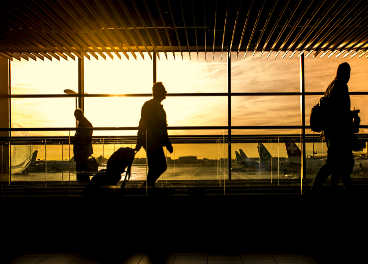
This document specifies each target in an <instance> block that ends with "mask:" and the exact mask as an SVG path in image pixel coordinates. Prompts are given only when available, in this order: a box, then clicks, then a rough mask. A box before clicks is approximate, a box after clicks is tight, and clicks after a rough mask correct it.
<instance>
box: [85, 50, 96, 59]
mask: <svg viewBox="0 0 368 264" xmlns="http://www.w3.org/2000/svg"><path fill="white" fill-rule="evenodd" d="M85 54H87V52H85ZM88 54H91V55H92V56H93V57H94V58H95V59H96V60H98V56H97V55H96V54H95V53H94V52H93V51H88ZM89 60H90V58H89Z"/></svg>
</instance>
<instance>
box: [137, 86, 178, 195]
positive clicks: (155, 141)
mask: <svg viewBox="0 0 368 264" xmlns="http://www.w3.org/2000/svg"><path fill="white" fill-rule="evenodd" d="M166 94H167V92H166V89H165V87H164V85H163V84H162V82H156V83H154V84H153V87H152V95H153V99H151V100H149V101H147V102H145V103H144V104H143V106H142V112H141V119H140V121H139V128H138V140H137V145H136V148H135V150H136V151H139V150H140V148H141V147H143V148H144V149H145V150H146V154H147V160H148V175H147V182H144V183H143V185H142V187H145V186H146V184H147V186H149V187H151V188H153V187H154V186H155V182H156V180H157V179H158V178H159V177H160V176H161V174H162V173H164V172H165V171H166V169H167V164H166V157H165V154H164V151H163V146H165V147H166V148H167V150H168V151H169V152H170V153H172V152H173V147H172V145H171V142H170V140H169V136H168V134H167V121H166V112H165V110H164V108H163V106H162V105H161V102H162V101H163V100H164V99H165V98H166Z"/></svg>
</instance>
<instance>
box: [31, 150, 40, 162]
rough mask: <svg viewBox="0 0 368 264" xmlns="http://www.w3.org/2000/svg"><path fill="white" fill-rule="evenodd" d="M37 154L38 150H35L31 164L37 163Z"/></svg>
mask: <svg viewBox="0 0 368 264" xmlns="http://www.w3.org/2000/svg"><path fill="white" fill-rule="evenodd" d="M37 153H38V150H35V151H34V152H33V154H32V158H31V164H34V163H35V162H36V158H37Z"/></svg>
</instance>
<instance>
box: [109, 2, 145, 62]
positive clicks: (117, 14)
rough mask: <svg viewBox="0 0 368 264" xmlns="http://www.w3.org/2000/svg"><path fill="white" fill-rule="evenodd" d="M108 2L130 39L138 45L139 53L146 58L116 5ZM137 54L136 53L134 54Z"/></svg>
mask: <svg viewBox="0 0 368 264" xmlns="http://www.w3.org/2000/svg"><path fill="white" fill-rule="evenodd" d="M106 1H107V3H108V4H109V6H110V8H111V9H112V11H113V12H114V14H115V16H116V17H117V19H118V21H119V23H120V24H121V25H122V26H123V28H124V30H125V32H126V33H127V35H128V37H129V38H130V40H131V41H132V42H133V44H134V45H135V46H136V48H137V50H138V52H139V54H140V55H141V56H142V59H144V55H143V53H142V51H141V49H140V48H139V46H138V44H137V42H136V41H135V40H134V38H133V36H132V34H130V32H129V30H128V27H127V26H126V24H125V23H124V21H123V19H122V18H121V17H120V14H119V12H118V11H117V10H116V7H115V6H114V4H113V3H112V2H111V1H110V0H106ZM134 56H135V55H134Z"/></svg>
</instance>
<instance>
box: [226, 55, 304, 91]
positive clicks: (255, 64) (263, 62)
mask: <svg viewBox="0 0 368 264" xmlns="http://www.w3.org/2000/svg"><path fill="white" fill-rule="evenodd" d="M279 56H280V55H279ZM299 64H300V60H299V58H298V56H293V57H292V59H289V58H285V59H281V58H277V59H274V56H273V55H271V56H270V58H269V59H267V54H263V56H262V57H261V58H259V53H256V54H255V56H254V57H253V59H252V52H249V53H248V55H247V56H246V57H245V59H244V53H239V57H238V58H237V57H236V52H233V53H232V54H231V90H232V92H233V93H276V92H277V93H279V92H299V90H300V88H299V87H300V84H299V83H300V70H299Z"/></svg>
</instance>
